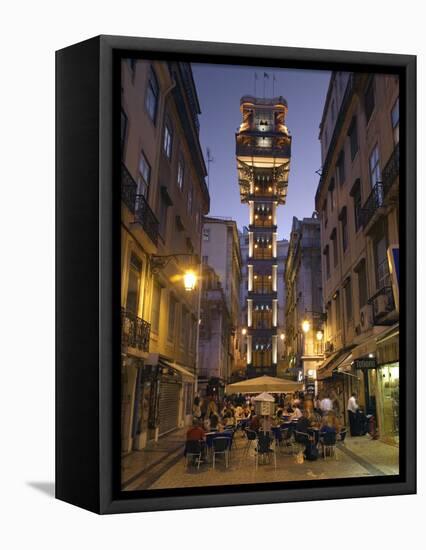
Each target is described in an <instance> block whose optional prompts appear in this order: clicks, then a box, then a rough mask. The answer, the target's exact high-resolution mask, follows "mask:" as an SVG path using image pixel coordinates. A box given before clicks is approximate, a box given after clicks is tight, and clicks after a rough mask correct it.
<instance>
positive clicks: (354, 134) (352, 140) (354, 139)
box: [348, 117, 358, 160]
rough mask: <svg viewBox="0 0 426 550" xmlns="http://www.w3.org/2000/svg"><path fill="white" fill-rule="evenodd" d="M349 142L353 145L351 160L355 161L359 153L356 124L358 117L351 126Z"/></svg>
mask: <svg viewBox="0 0 426 550" xmlns="http://www.w3.org/2000/svg"><path fill="white" fill-rule="evenodd" d="M348 135H349V142H350V144H351V160H354V158H355V155H356V154H357V152H358V127H357V122H356V117H354V118H353V119H352V122H351V125H350V127H349V132H348Z"/></svg>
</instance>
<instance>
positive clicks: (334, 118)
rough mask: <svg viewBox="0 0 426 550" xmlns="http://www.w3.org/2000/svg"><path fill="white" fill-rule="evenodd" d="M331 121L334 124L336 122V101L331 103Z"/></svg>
mask: <svg viewBox="0 0 426 550" xmlns="http://www.w3.org/2000/svg"><path fill="white" fill-rule="evenodd" d="M331 120H332V121H333V122H334V121H335V120H336V103H335V101H334V99H333V100H332V102H331Z"/></svg>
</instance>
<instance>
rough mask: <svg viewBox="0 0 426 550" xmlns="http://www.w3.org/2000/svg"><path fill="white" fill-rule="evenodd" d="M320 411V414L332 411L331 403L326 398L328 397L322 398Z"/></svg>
mask: <svg viewBox="0 0 426 550" xmlns="http://www.w3.org/2000/svg"><path fill="white" fill-rule="evenodd" d="M320 409H321V412H322V414H327V413H328V412H329V411H332V410H333V402H332V400H331V399H330V398H329V397H328V395H324V397H323V398H322V399H321V403H320Z"/></svg>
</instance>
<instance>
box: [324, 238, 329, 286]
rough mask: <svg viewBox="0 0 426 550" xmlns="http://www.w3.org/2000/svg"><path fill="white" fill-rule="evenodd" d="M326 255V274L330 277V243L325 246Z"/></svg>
mask: <svg viewBox="0 0 426 550" xmlns="http://www.w3.org/2000/svg"><path fill="white" fill-rule="evenodd" d="M324 256H325V274H326V276H327V279H329V278H330V250H329V247H328V245H327V246H326V247H325V248H324Z"/></svg>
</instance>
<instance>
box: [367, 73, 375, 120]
mask: <svg viewBox="0 0 426 550" xmlns="http://www.w3.org/2000/svg"><path fill="white" fill-rule="evenodd" d="M374 101H375V100H374V77H371V78H370V81H369V83H368V85H367V89H366V90H365V96H364V106H365V117H366V119H367V124H368V121H369V120H370V117H371V115H372V114H373V111H374Z"/></svg>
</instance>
